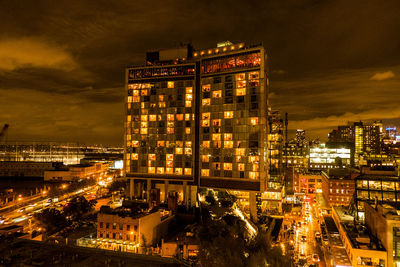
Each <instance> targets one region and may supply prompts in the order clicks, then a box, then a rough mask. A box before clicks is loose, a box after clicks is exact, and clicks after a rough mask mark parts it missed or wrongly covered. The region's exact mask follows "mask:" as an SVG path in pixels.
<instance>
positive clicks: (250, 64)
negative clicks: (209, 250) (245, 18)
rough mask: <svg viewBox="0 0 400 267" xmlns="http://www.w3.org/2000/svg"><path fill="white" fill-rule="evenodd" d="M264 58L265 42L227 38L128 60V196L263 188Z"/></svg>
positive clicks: (186, 198) (190, 196)
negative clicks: (131, 63)
mask: <svg viewBox="0 0 400 267" xmlns="http://www.w3.org/2000/svg"><path fill="white" fill-rule="evenodd" d="M266 62H267V56H266V53H265V50H264V48H263V47H262V46H254V47H245V45H244V44H243V43H241V44H235V45H234V44H231V43H224V44H219V45H218V47H217V48H213V49H208V50H201V51H194V50H193V49H192V48H191V47H190V46H187V47H183V48H179V49H171V50H159V51H152V52H149V53H147V64H146V66H141V67H128V68H127V69H126V86H125V90H126V94H125V95H126V98H125V104H126V107H125V111H126V116H125V137H124V138H125V153H124V171H125V176H126V177H127V178H128V179H129V180H130V189H129V192H130V193H129V194H130V197H146V196H148V195H149V194H148V192H149V191H150V189H152V188H160V190H161V194H162V195H163V196H167V193H168V191H170V190H176V191H178V192H179V193H180V195H181V198H180V200H182V201H183V202H184V203H185V204H186V205H189V206H190V205H191V204H193V203H194V202H195V198H196V193H197V187H206V188H216V189H227V190H237V191H247V192H252V193H261V192H264V191H265V190H266V186H267V181H266V180H267V167H268V164H267V154H268V147H267V132H268V131H267V128H268V122H267V115H268V85H269V78H268V71H267V67H266V66H267V63H266ZM163 196H161V200H163V199H164V200H166V198H165V197H163ZM252 198H253V199H255V197H254V196H253V197H250V199H252Z"/></svg>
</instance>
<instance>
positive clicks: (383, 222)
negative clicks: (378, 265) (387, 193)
mask: <svg viewBox="0 0 400 267" xmlns="http://www.w3.org/2000/svg"><path fill="white" fill-rule="evenodd" d="M364 207H365V223H366V225H367V226H368V228H370V229H371V233H372V234H373V235H374V236H376V237H377V238H378V239H379V241H380V242H381V243H382V245H383V246H384V247H385V249H386V250H387V265H385V266H394V267H398V266H400V210H399V209H396V208H394V207H393V206H391V205H388V204H378V205H370V204H369V203H365V206H364Z"/></svg>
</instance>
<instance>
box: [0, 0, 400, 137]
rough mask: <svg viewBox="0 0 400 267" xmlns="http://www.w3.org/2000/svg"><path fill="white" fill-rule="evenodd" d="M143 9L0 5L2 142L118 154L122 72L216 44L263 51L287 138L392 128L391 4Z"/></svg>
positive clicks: (395, 67) (398, 113)
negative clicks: (364, 126)
mask: <svg viewBox="0 0 400 267" xmlns="http://www.w3.org/2000/svg"><path fill="white" fill-rule="evenodd" d="M152 7H153V3H151V2H146V3H136V4H134V3H128V2H124V1H120V2H117V3H114V4H113V6H107V5H106V4H101V3H99V4H98V6H96V7H93V6H92V5H91V4H89V3H87V2H79V3H69V2H64V3H60V4H57V6H56V5H54V4H51V3H47V2H46V1H44V2H42V4H37V3H34V4H29V3H25V4H24V5H22V4H20V3H11V2H9V3H3V4H2V8H1V9H0V10H1V11H0V14H1V19H0V21H1V24H0V25H1V26H0V27H1V32H2V34H1V38H0V59H1V60H0V81H1V82H0V89H1V95H0V104H1V106H2V113H1V116H0V120H1V122H2V123H9V124H10V129H9V134H8V139H9V140H54V141H79V142H84V143H88V144H90V143H106V144H119V145H122V142H123V127H122V124H123V114H124V107H123V96H124V89H123V87H124V68H125V67H126V66H127V65H129V64H144V63H145V62H143V60H142V58H143V56H144V54H145V52H146V51H147V50H148V49H149V48H154V49H159V48H174V47H176V46H178V45H179V43H180V42H184V43H188V42H191V43H192V44H193V45H194V47H195V48H196V49H202V48H208V47H214V46H215V42H216V41H224V40H230V41H232V42H234V43H236V42H240V41H243V42H245V43H246V44H249V45H251V44H257V43H259V42H260V41H261V42H262V43H263V45H264V46H265V48H266V50H267V53H268V54H269V56H270V73H271V85H270V92H269V98H270V104H271V106H272V107H273V109H277V110H280V111H281V112H282V113H285V112H288V113H289V130H290V132H289V133H290V134H291V133H292V132H293V131H294V130H296V129H297V128H302V129H305V130H306V133H307V136H309V137H310V138H315V137H320V138H321V139H322V140H324V139H326V138H327V134H328V133H329V131H330V130H331V129H333V128H334V127H335V126H337V125H344V124H346V123H347V121H359V120H375V119H383V120H384V121H383V122H384V124H387V125H391V124H394V125H396V124H397V125H398V124H399V118H400V110H399V107H398V105H397V103H396V100H397V99H399V98H400V91H399V90H398V85H399V71H400V66H399V64H398V62H399V59H400V55H399V54H398V53H396V49H397V47H398V46H399V44H400V39H399V38H396V36H397V34H396V29H398V28H399V27H398V26H400V25H399V22H398V20H396V18H397V17H398V11H399V10H400V5H399V3H398V2H396V1H385V3H380V4H375V3H372V2H371V3H365V2H362V1H354V2H352V3H348V2H347V1H335V2H329V3H327V2H326V3H322V2H321V3H316V2H315V1H301V2H298V1H296V2H293V3H291V4H279V3H272V2H271V3H270V2H268V3H263V4H259V3H250V4H248V5H243V4H240V3H232V4H231V5H229V6H226V5H223V4H220V3H194V2H193V3H190V2H185V3H179V2H171V3H169V4H168V5H165V6H159V7H158V8H157V9H153V8H152ZM178 7H179V8H178ZM65 11H67V12H65ZM149 18H154V19H151V20H149ZM238 18H242V19H238ZM191 21H196V23H190V22H191Z"/></svg>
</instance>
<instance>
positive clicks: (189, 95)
mask: <svg viewBox="0 0 400 267" xmlns="http://www.w3.org/2000/svg"><path fill="white" fill-rule="evenodd" d="M185 99H186V100H188V101H192V99H193V96H192V94H186V98H185Z"/></svg>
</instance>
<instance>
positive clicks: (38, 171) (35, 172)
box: [0, 161, 63, 178]
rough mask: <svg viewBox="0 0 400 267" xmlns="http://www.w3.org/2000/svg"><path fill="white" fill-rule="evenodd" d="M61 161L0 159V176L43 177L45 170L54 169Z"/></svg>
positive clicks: (60, 164)
mask: <svg viewBox="0 0 400 267" xmlns="http://www.w3.org/2000/svg"><path fill="white" fill-rule="evenodd" d="M62 166H63V163H62V162H35V161H0V176H6V177H38V178H39V177H44V173H45V171H46V170H56V169H59V168H60V167H62Z"/></svg>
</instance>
